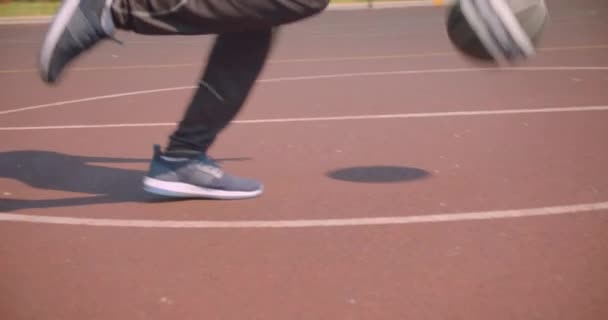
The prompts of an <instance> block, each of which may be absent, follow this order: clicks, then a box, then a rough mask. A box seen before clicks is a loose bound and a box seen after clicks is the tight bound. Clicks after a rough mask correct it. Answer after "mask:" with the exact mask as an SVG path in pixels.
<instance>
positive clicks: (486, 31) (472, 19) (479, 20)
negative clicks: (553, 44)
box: [446, 0, 548, 63]
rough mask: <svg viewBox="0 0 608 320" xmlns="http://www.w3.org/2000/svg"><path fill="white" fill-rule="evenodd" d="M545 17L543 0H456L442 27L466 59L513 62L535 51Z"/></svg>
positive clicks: (545, 7)
mask: <svg viewBox="0 0 608 320" xmlns="http://www.w3.org/2000/svg"><path fill="white" fill-rule="evenodd" d="M547 20H548V10H547V6H546V4H545V0H456V1H455V2H454V3H453V4H452V5H451V6H450V7H449V8H448V17H447V21H446V29H447V34H448V37H449V39H450V41H451V43H452V44H453V45H454V46H455V47H456V48H457V49H458V50H459V51H460V52H461V53H463V54H464V55H465V56H467V57H469V58H473V59H475V60H478V61H487V62H495V63H516V62H519V61H522V60H527V59H529V58H530V57H532V56H534V55H535V54H536V48H537V46H538V43H539V40H540V38H541V35H542V32H543V30H544V27H545V25H546V22H547Z"/></svg>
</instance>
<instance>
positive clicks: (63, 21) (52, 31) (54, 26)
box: [40, 0, 80, 83]
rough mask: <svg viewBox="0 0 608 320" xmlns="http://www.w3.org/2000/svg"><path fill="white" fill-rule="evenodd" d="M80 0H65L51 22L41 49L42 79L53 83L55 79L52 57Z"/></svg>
mask: <svg viewBox="0 0 608 320" xmlns="http://www.w3.org/2000/svg"><path fill="white" fill-rule="evenodd" d="M79 4H80V0H64V1H63V4H62V5H61V7H60V8H59V9H58V10H57V15H56V16H55V18H54V19H53V22H52V23H51V27H50V28H49V31H48V33H47V35H46V37H45V39H44V43H43V44H42V49H41V51H40V70H41V76H42V79H43V80H44V81H46V82H49V83H52V82H54V81H55V79H53V78H51V75H50V74H49V70H50V67H51V58H52V56H53V52H54V51H55V48H57V43H58V42H59V38H60V37H61V34H62V33H63V32H64V31H65V30H66V28H67V26H68V23H69V21H70V19H71V17H72V16H73V15H74V12H76V9H77V8H78V5H79Z"/></svg>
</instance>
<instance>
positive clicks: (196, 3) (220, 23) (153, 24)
mask: <svg viewBox="0 0 608 320" xmlns="http://www.w3.org/2000/svg"><path fill="white" fill-rule="evenodd" d="M328 3H329V0H114V2H113V4H112V14H113V18H114V22H115V24H116V26H117V28H119V29H124V30H131V31H133V32H136V33H140V34H156V35H160V34H180V35H200V34H219V33H224V32H242V31H249V30H253V29H258V30H260V29H262V30H263V29H269V28H272V27H276V26H279V25H283V24H287V23H291V22H295V21H298V20H301V19H304V18H307V17H310V16H313V15H315V14H318V13H320V12H321V11H323V10H324V9H325V8H326V7H327V5H328Z"/></svg>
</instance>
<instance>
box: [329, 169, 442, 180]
mask: <svg viewBox="0 0 608 320" xmlns="http://www.w3.org/2000/svg"><path fill="white" fill-rule="evenodd" d="M327 176H328V177H330V178H332V179H336V180H342V181H348V182H356V183H398V182H408V181H413V180H419V179H425V178H428V177H430V176H431V175H430V173H429V172H428V171H425V170H422V169H418V168H412V167H402V166H364V167H351V168H343V169H338V170H334V171H330V172H328V173H327Z"/></svg>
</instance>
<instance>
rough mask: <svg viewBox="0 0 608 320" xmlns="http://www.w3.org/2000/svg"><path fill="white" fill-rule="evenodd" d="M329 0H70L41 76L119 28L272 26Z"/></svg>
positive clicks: (48, 76) (52, 79) (56, 71)
mask: <svg viewBox="0 0 608 320" xmlns="http://www.w3.org/2000/svg"><path fill="white" fill-rule="evenodd" d="M328 3H329V0H232V1H227V0H86V1H85V0H64V1H63V3H62V5H61V7H60V9H59V10H58V12H57V14H56V15H55V17H54V19H53V22H52V23H51V26H50V27H49V30H48V32H47V35H46V37H45V39H44V42H43V44H42V48H41V51H40V57H39V67H40V76H41V78H42V80H43V81H45V82H47V83H50V84H52V83H56V82H57V80H58V79H59V77H60V75H61V74H62V73H63V70H64V69H65V67H66V66H67V65H69V64H70V63H71V62H72V61H74V60H75V59H76V58H77V57H78V56H80V55H81V54H82V53H83V52H85V51H87V50H89V49H91V48H93V47H94V46H96V45H97V44H98V43H99V42H100V41H102V40H106V39H108V38H112V37H113V34H114V32H115V30H116V29H122V30H129V31H133V32H135V33H139V34H149V35H203V34H221V33H232V32H246V31H252V30H267V29H270V28H273V27H276V26H280V25H283V24H287V23H291V22H295V21H298V20H302V19H305V18H307V17H310V16H313V15H315V14H318V13H320V12H321V11H323V10H324V9H325V7H326V6H327V4H328Z"/></svg>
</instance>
